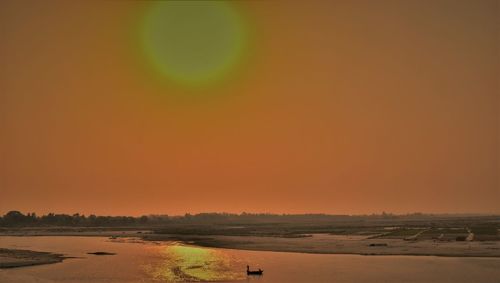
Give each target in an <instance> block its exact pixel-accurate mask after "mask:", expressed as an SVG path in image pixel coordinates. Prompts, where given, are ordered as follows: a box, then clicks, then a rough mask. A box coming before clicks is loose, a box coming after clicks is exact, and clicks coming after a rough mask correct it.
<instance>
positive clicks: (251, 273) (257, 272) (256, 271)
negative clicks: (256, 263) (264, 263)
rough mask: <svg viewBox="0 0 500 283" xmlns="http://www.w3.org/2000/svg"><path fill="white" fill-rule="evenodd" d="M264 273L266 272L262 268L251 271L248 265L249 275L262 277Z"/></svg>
mask: <svg viewBox="0 0 500 283" xmlns="http://www.w3.org/2000/svg"><path fill="white" fill-rule="evenodd" d="M262 272H264V270H262V269H260V268H259V270H250V266H248V265H247V275H262Z"/></svg>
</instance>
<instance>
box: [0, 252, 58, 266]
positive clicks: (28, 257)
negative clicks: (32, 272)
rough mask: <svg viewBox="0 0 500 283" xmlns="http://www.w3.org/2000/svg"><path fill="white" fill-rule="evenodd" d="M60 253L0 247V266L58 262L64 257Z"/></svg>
mask: <svg viewBox="0 0 500 283" xmlns="http://www.w3.org/2000/svg"><path fill="white" fill-rule="evenodd" d="M65 258H66V257H64V256H63V255H61V254H53V253H49V252H37V251H30V250H16V249H3V248H0V268H14V267H22V266H31V265H39V264H50V263H58V262H61V261H63V260H64V259H65Z"/></svg>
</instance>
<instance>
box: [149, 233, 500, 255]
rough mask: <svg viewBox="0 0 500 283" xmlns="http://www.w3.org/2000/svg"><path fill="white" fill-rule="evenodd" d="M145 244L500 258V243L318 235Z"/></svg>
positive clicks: (194, 238)
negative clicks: (186, 244)
mask: <svg viewBox="0 0 500 283" xmlns="http://www.w3.org/2000/svg"><path fill="white" fill-rule="evenodd" d="M144 238H145V239H146V240H151V241H162V240H178V241H183V242H186V243H190V244H194V245H199V246H205V247H217V248H229V249H241V250H255V251H276V252H299V253H316V254H358V255H418V256H447V257H500V242H499V241H471V242H465V241H464V242H458V241H450V242H448V241H434V240H419V241H405V240H403V239H370V238H368V237H365V236H343V235H342V236H341V235H328V234H317V235H313V236H312V237H303V238H280V237H253V236H203V237H202V236H178V235H170V236H167V235H158V234H151V235H147V236H145V237H144Z"/></svg>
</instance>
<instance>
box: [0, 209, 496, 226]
mask: <svg viewBox="0 0 500 283" xmlns="http://www.w3.org/2000/svg"><path fill="white" fill-rule="evenodd" d="M449 217H457V215H430V214H422V213H413V214H405V215H394V214H390V213H385V212H384V213H382V214H372V215H353V216H351V215H328V214H268V213H245V212H244V213H241V214H231V213H199V214H189V213H187V214H185V215H183V216H168V215H145V216H140V217H132V216H96V215H93V214H91V215H88V216H85V215H83V214H79V213H75V214H73V215H69V214H54V213H49V214H46V215H42V216H38V215H36V214H35V213H27V214H23V213H21V212H19V211H10V212H8V213H6V214H5V215H4V216H3V217H0V227H38V226H42V227H43V226H74V227H141V226H142V227H144V226H164V225H172V224H188V225H189V224H227V225H236V224H272V223H292V224H293V223H297V224H309V223H314V224H321V223H324V224H327V223H337V224H339V223H342V222H346V223H347V222H348V223H351V224H352V223H358V224H359V225H363V223H367V222H370V223H372V222H378V221H394V220H396V221H413V220H421V219H429V218H432V219H433V220H439V219H440V218H443V219H446V218H449ZM469 217H472V216H469ZM495 218H496V219H498V218H497V217H495Z"/></svg>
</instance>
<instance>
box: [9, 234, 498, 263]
mask: <svg viewBox="0 0 500 283" xmlns="http://www.w3.org/2000/svg"><path fill="white" fill-rule="evenodd" d="M2 235H3V236H98V237H110V238H112V239H116V240H117V241H119V239H120V238H138V239H144V240H147V241H181V242H184V243H187V244H194V245H199V246H204V247H217V248H228V249H241V250H255V251H276V252H299V253H317V254H359V255H419V256H448V257H500V241H438V240H432V239H419V240H404V239H402V238H399V239H397V238H396V239H394V238H373V235H371V236H360V235H330V234H313V235H312V236H310V237H298V238H283V237H262V236H219V235H214V236H197V235H173V234H154V233H152V232H151V231H146V230H141V231H137V230H134V231H111V230H106V231H74V230H73V231H59V232H57V231H54V230H51V231H44V230H42V229H40V230H30V231H26V230H23V231H15V232H13V231H10V232H9V233H0V236H2ZM4 253H5V251H4ZM34 253H36V252H34ZM22 255H23V254H22V253H21V254H20V255H19V256H18V258H21V259H16V257H12V256H10V257H5V258H3V257H4V255H3V254H0V256H1V257H2V259H1V262H2V266H3V265H4V264H3V262H6V261H8V260H10V262H15V260H17V261H26V262H27V264H26V265H32V264H41V263H45V262H43V261H44V260H49V261H53V260H56V262H58V261H60V260H62V259H58V258H57V255H56V257H54V255H52V256H48V255H46V254H44V253H42V254H40V255H37V256H33V259H30V254H27V256H25V257H24V259H23V256H22ZM59 258H61V257H60V256H59ZM39 259H40V260H41V261H42V262H41V263H37V262H38V260H39ZM31 262H32V263H31ZM48 263H51V262H48Z"/></svg>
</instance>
